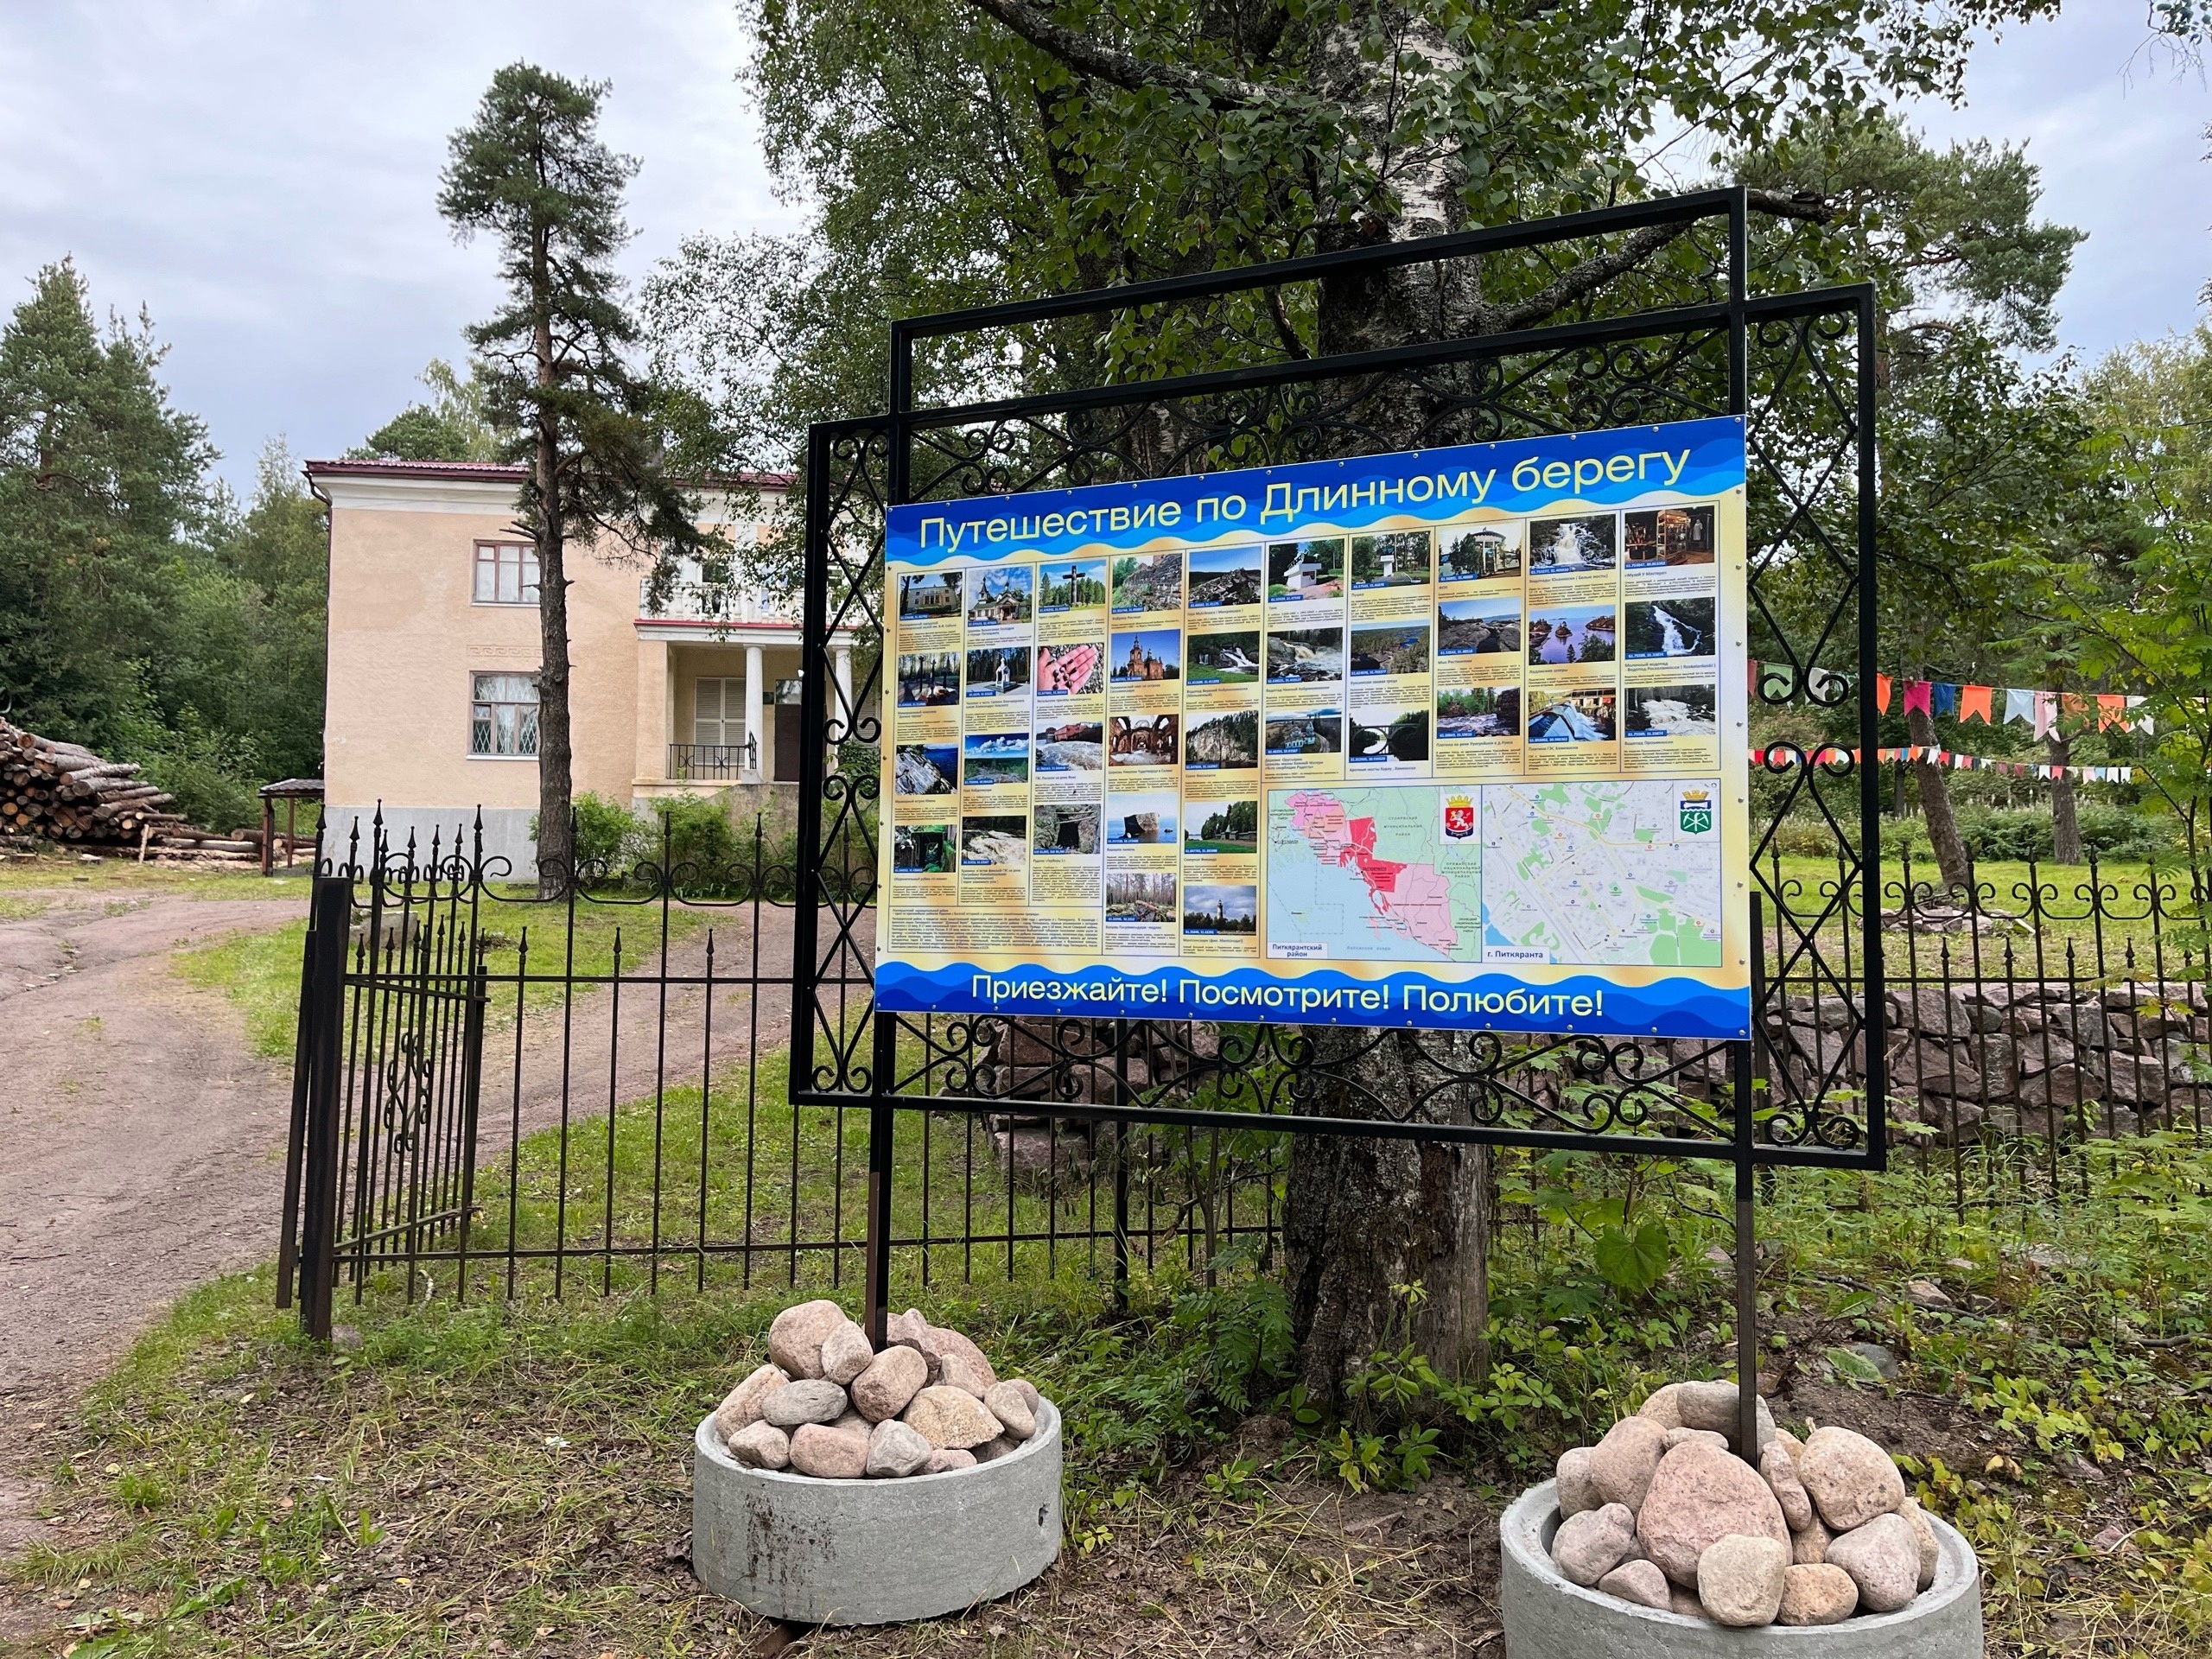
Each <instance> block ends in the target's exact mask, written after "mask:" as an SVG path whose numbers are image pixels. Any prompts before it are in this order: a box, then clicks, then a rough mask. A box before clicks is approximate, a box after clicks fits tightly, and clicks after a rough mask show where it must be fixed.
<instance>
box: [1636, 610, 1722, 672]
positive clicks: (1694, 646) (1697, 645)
mask: <svg viewBox="0 0 2212 1659" xmlns="http://www.w3.org/2000/svg"><path fill="white" fill-rule="evenodd" d="M1713 603H1714V601H1713V600H1712V599H1711V598H1709V597H1708V598H1705V599H1645V600H1636V601H1631V602H1630V604H1629V605H1627V606H1626V607H1624V611H1623V614H1622V620H1621V636H1622V637H1621V645H1622V648H1623V650H1624V652H1626V654H1627V656H1628V658H1629V660H1630V662H1634V661H1635V660H1636V659H1637V658H1639V657H1647V658H1648V657H1710V656H1712V655H1713Z"/></svg>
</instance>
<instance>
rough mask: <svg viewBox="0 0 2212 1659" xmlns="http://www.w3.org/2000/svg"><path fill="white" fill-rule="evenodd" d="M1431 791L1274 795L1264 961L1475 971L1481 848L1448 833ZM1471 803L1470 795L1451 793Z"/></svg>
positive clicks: (1479, 945) (1479, 951)
mask: <svg viewBox="0 0 2212 1659" xmlns="http://www.w3.org/2000/svg"><path fill="white" fill-rule="evenodd" d="M1445 792H1446V791H1438V790H1435V789H1422V788H1410V789H1409V788H1406V787H1404V786H1403V785H1401V786H1399V787H1396V788H1390V787H1387V786H1386V787H1382V788H1376V789H1342V788H1316V789H1290V790H1278V791H1273V792H1272V793H1270V794H1269V796H1268V884H1267V886H1268V956H1269V957H1275V958H1280V959H1288V960H1297V959H1299V958H1307V959H1312V960H1315V961H1337V962H1343V961H1371V962H1480V961H1481V960H1482V959H1483V933H1482V880H1481V874H1482V850H1481V848H1480V845H1479V843H1478V838H1477V837H1476V836H1475V835H1474V834H1473V833H1472V829H1473V826H1472V822H1471V820H1470V821H1469V822H1468V829H1469V833H1468V834H1467V835H1466V836H1465V839H1451V838H1447V837H1446V836H1444V834H1443V833H1442V830H1441V827H1440V826H1441V824H1442V818H1441V816H1440V807H1439V801H1440V796H1441V794H1442V793H1445ZM1448 792H1449V793H1450V794H1452V796H1453V797H1454V798H1456V799H1459V800H1462V801H1471V798H1472V797H1473V794H1474V791H1471V790H1455V791H1448Z"/></svg>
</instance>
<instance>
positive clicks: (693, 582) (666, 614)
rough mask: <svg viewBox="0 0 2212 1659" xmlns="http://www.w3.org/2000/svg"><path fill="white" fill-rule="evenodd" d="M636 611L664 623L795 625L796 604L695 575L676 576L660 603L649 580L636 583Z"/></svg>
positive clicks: (774, 596) (756, 590) (796, 615)
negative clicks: (657, 601)
mask: <svg viewBox="0 0 2212 1659" xmlns="http://www.w3.org/2000/svg"><path fill="white" fill-rule="evenodd" d="M638 614H639V616H640V617H641V618H650V619H652V620H656V621H665V622H722V623H728V624H729V625H730V626H743V625H745V624H747V623H758V622H777V623H783V624H785V625H787V626H794V627H795V626H798V604H797V603H796V602H795V601H792V600H790V599H785V598H782V597H779V596H777V595H773V594H764V593H761V592H760V591H759V590H758V589H756V588H730V587H721V586H717V585H715V584H711V583H708V582H701V581H699V580H697V579H696V577H692V578H690V579H682V578H679V579H678V580H677V582H675V583H673V584H672V585H671V587H670V588H669V590H668V593H667V594H666V595H665V596H664V598H663V599H662V601H661V602H660V603H659V604H658V605H656V604H655V603H654V602H653V595H652V582H650V581H646V582H639V584H638Z"/></svg>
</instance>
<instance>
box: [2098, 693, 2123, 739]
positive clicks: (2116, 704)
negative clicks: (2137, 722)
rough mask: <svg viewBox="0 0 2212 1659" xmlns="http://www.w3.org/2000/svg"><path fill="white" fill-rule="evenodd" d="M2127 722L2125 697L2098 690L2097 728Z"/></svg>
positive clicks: (2100, 728)
mask: <svg viewBox="0 0 2212 1659" xmlns="http://www.w3.org/2000/svg"><path fill="white" fill-rule="evenodd" d="M2126 724H2127V699H2126V697H2123V696H2116V695H2114V694H2113V693H2111V692H2100V693H2099V694H2098V696H2097V728H2098V729H2099V730H2100V731H2101V730H2103V729H2104V728H2106V727H2107V726H2125V725H2126Z"/></svg>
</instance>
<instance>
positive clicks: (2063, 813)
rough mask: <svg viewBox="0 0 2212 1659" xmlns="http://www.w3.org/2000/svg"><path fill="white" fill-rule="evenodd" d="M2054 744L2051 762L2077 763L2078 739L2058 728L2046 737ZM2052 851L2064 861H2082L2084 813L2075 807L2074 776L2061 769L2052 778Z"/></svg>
mask: <svg viewBox="0 0 2212 1659" xmlns="http://www.w3.org/2000/svg"><path fill="white" fill-rule="evenodd" d="M2044 741H2046V742H2048V743H2049V744H2050V764H2051V765H2052V766H2072V765H2073V764H2074V740H2073V739H2072V738H2070V737H2068V736H2066V735H2065V734H2063V733H2062V732H2059V731H2056V730H2054V731H2053V732H2052V733H2051V734H2050V736H2049V737H2048V738H2046V739H2045V740H2044ZM2050 855H2051V857H2052V858H2053V859H2055V860H2056V861H2057V862H2059V863H2061V864H2079V863H2080V862H2081V861H2082V817H2081V814H2080V813H2079V812H2078V811H2076V810H2075V799H2074V778H2073V774H2072V773H2071V772H2059V773H2058V774H2056V776H2055V777H2053V778H2052V779H2051V780H2050Z"/></svg>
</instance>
